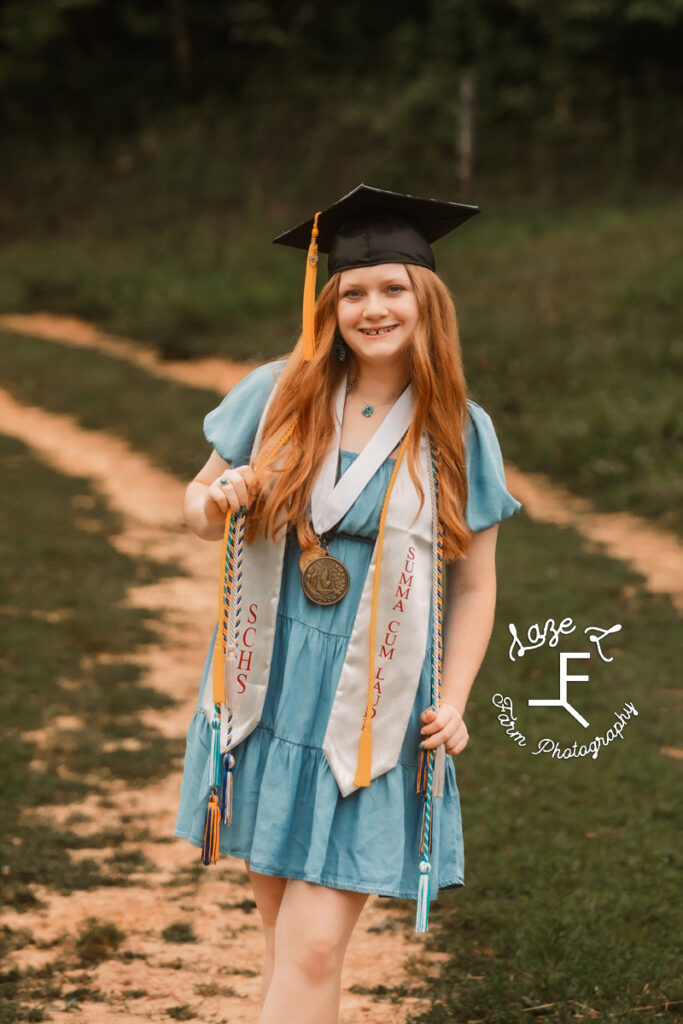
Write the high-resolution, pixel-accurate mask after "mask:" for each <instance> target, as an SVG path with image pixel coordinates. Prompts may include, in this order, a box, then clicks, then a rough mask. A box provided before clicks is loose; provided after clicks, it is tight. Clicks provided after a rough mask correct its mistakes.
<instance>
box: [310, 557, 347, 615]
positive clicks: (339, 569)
mask: <svg viewBox="0 0 683 1024" xmlns="http://www.w3.org/2000/svg"><path fill="white" fill-rule="evenodd" d="M299 568H300V569H301V586H302V588H303V592H304V594H305V595H306V597H307V598H308V599H309V600H310V601H314V602H315V604H336V603H337V601H341V599H342V597H344V595H345V594H346V592H347V591H348V589H349V571H348V569H347V568H346V566H345V565H344V563H343V562H341V561H340V560H339V559H338V558H335V557H334V555H331V554H330V553H329V552H328V551H326V550H325V549H324V548H322V547H320V545H318V546H317V547H315V548H309V549H308V550H307V551H303V552H302V553H301V556H300V557H299Z"/></svg>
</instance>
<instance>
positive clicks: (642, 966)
mask: <svg viewBox="0 0 683 1024" xmlns="http://www.w3.org/2000/svg"><path fill="white" fill-rule="evenodd" d="M503 531H504V532H503ZM501 542H502V543H501V544H500V555H499V581H500V588H499V603H498V609H497V620H496V626H495V629H494V634H493V640H492V644H491V647H490V649H489V653H488V655H487V658H486V661H485V664H484V667H483V669H482V670H481V672H480V675H479V678H478V679H477V681H476V683H475V687H474V689H473V692H472V695H471V697H470V702H469V706H468V729H469V733H470V737H471V739H470V743H469V745H468V748H467V749H466V751H465V752H464V753H463V754H462V755H460V756H459V757H458V758H456V771H457V778H458V787H459V791H460V796H461V802H462V814H463V822H464V832H465V888H464V889H462V890H461V891H459V892H452V891H445V892H443V893H442V894H440V896H439V899H438V901H437V904H436V905H435V907H434V909H433V911H432V913H431V914H430V935H429V937H428V948H431V949H435V950H445V951H447V952H448V953H449V955H450V959H449V961H448V962H447V963H446V964H445V965H444V966H443V969H442V971H441V976H440V978H439V980H438V981H437V982H435V983H433V984H431V985H430V988H429V995H430V998H431V999H432V1007H431V1009H430V1010H429V1011H428V1012H427V1013H425V1014H422V1015H420V1016H416V1017H411V1018H410V1020H411V1022H412V1024H418V1022H419V1024H437V1022H442V1021H443V1022H445V1021H451V1020H459V1021H468V1020H477V1021H486V1022H487V1024H488V1022H501V1024H502V1022H506V1024H507V1022H522V1021H527V1020H528V1019H529V1016H530V1008H531V1007H533V1006H541V1005H544V1004H550V1006H549V1007H548V1009H546V1010H544V1011H542V1012H543V1019H544V1020H549V1021H553V1022H556V1021H557V1022H565V1021H567V1022H568V1021H574V1020H576V1019H585V1020H588V1019H592V1016H591V1015H593V1016H594V1015H595V1014H600V1015H601V1016H600V1019H602V1020H606V1021H636V1020H644V1019H645V1020H647V1019H651V1016H649V1015H648V1013H647V1012H645V1011H641V1012H637V1008H638V1007H644V1006H650V1005H654V1004H662V1003H664V1002H665V1000H666V999H667V998H668V999H669V1000H672V1001H673V1000H681V999H683V987H682V986H681V982H680V971H679V965H680V959H681V948H680V945H681V944H680V929H679V928H678V923H677V922H678V912H677V909H676V906H677V902H678V900H677V896H676V892H677V888H678V882H677V878H678V877H679V874H680V866H681V865H680V850H679V849H678V846H679V844H678V843H677V842H676V841H675V839H674V836H675V835H676V830H677V827H678V829H680V808H679V805H678V798H677V795H676V794H677V790H678V775H679V772H678V764H677V762H676V761H674V760H672V759H670V758H668V757H664V756H662V755H661V754H660V752H659V748H660V747H661V746H672V745H673V746H676V745H678V746H679V747H680V746H681V745H682V743H681V739H682V737H681V734H680V729H678V730H677V728H676V725H675V717H674V713H675V711H676V710H677V709H680V701H681V697H682V696H683V692H682V691H681V690H680V689H675V688H674V687H675V686H676V680H677V679H678V671H677V659H676V652H675V644H673V643H672V638H673V635H674V629H676V617H675V614H674V612H673V610H672V609H671V606H670V604H669V602H668V601H667V600H666V599H665V598H662V597H655V596H652V595H650V594H648V593H647V592H645V591H644V590H643V589H642V586H641V584H640V581H639V579H638V577H636V576H634V575H633V574H632V573H630V572H629V571H628V570H627V569H626V568H624V567H622V566H621V565H620V564H618V563H615V562H613V561H610V560H608V559H606V558H603V557H601V556H599V555H597V554H594V553H587V552H586V551H585V550H584V549H583V548H582V546H581V542H580V540H579V538H578V537H577V535H576V534H575V533H574V532H573V531H571V530H556V529H553V528H552V527H549V526H542V525H539V524H537V523H531V522H529V521H528V520H526V519H524V518H522V517H520V518H516V519H515V520H512V521H510V522H509V523H507V524H504V525H503V527H502V530H501ZM551 615H554V616H555V617H556V619H558V620H559V619H560V618H562V617H565V616H571V617H572V618H573V620H574V623H575V624H576V626H577V630H576V633H575V634H573V635H572V636H568V637H563V638H562V640H561V641H560V643H559V645H558V647H557V648H555V649H550V648H549V647H544V648H541V649H540V650H538V651H535V652H533V653H531V654H528V655H527V656H525V658H524V659H522V660H517V661H516V662H512V661H510V660H509V658H508V643H509V640H510V637H509V634H508V633H507V628H506V626H507V623H509V622H514V623H515V624H516V625H517V626H518V628H520V631H521V629H522V628H523V629H524V631H525V630H526V627H527V626H528V625H529V624H531V623H532V622H538V621H541V622H542V621H544V620H545V619H546V618H548V617H549V616H551ZM615 622H619V623H621V624H622V631H621V633H619V634H618V637H619V639H618V642H612V643H611V644H609V645H608V651H606V653H609V654H610V655H613V656H614V661H613V662H612V663H611V664H607V663H604V662H602V661H601V660H600V659H599V658H596V657H595V655H594V654H593V655H591V659H590V662H584V663H582V664H581V666H580V671H582V672H583V671H585V670H587V671H588V673H589V675H590V677H591V678H590V682H588V683H570V684H569V693H570V700H572V702H573V703H574V704H575V706H577V707H578V709H579V710H580V711H581V712H582V713H583V714H584V715H585V716H586V717H587V718H588V719H589V721H590V727H589V729H587V730H584V729H583V728H582V727H581V726H580V725H578V724H577V723H576V722H574V720H573V719H572V718H571V717H570V716H569V715H568V714H567V713H566V712H563V711H562V710H561V709H556V708H531V707H527V705H526V701H527V699H529V698H532V697H548V698H550V697H553V696H557V691H558V655H559V652H560V651H562V650H565V651H577V650H578V651H580V650H585V649H587V648H588V646H589V645H588V644H587V643H586V642H585V638H584V637H583V636H582V632H583V629H584V628H585V627H586V626H587V625H595V624H598V625H600V626H602V627H606V626H610V625H613V624H614V623H615ZM574 664H577V663H574ZM586 666H588V669H586ZM497 692H500V693H503V694H506V695H508V696H510V697H511V699H512V701H513V706H514V709H515V714H516V715H517V717H518V728H519V729H520V731H521V732H523V733H524V734H525V735H526V737H527V740H528V743H527V747H526V748H519V747H517V746H516V745H515V744H514V743H513V742H512V741H511V740H510V739H509V738H508V736H507V735H506V734H505V732H504V731H503V729H502V728H501V726H500V724H499V723H498V721H497V714H498V712H497V710H496V709H495V708H494V707H493V705H492V703H491V698H492V697H493V695H494V694H495V693H497ZM625 700H630V701H632V702H633V703H634V704H635V707H636V708H637V710H638V711H639V715H638V717H637V718H635V719H631V721H630V722H629V724H628V726H627V727H626V729H625V732H624V739H623V740H621V741H615V742H614V743H612V744H611V745H610V746H609V747H607V748H606V749H604V750H602V751H601V753H600V755H599V757H598V759H597V760H595V761H594V760H592V759H590V758H583V759H579V758H576V759H573V760H562V761H559V760H554V761H550V760H547V759H546V755H538V756H536V755H533V754H532V751H533V750H535V749H536V745H537V742H538V740H539V739H541V738H543V737H546V736H548V737H552V738H555V739H557V740H558V741H559V742H560V744H561V746H565V745H571V744H572V743H573V741H574V740H579V741H580V742H583V741H584V740H585V735H584V733H585V734H586V735H588V736H589V737H591V738H592V737H593V736H594V735H595V734H596V733H601V734H604V733H605V731H606V729H607V728H608V726H609V725H610V724H611V722H612V721H613V720H614V719H613V712H614V711H615V710H617V709H619V708H620V707H621V706H622V704H623V702H624V701H625ZM403 906H404V908H405V919H406V922H407V921H408V920H410V921H411V923H412V921H413V916H414V905H411V904H408V903H406V904H403ZM677 936H678V940H677V938H676V937H677ZM582 1008H583V1009H582ZM680 1009H681V1007H680V1006H679V1007H677V1010H678V1011H680ZM539 1012H541V1011H539ZM577 1014H578V1018H577V1016H576V1015H577ZM657 1019H658V1020H668V1021H671V1022H673V1021H674V1020H677V1019H680V1012H679V1013H678V1014H677V1013H676V1011H675V1010H672V1011H671V1012H670V1013H666V1012H662V1015H660V1016H657Z"/></svg>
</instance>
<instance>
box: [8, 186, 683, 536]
mask: <svg viewBox="0 0 683 1024" xmlns="http://www.w3.org/2000/svg"><path fill="white" fill-rule="evenodd" d="M142 195H143V193H140V195H138V197H137V198H138V201H139V202H142ZM110 198H111V196H110ZM112 202H113V200H112ZM150 202H151V200H150ZM151 205H154V204H153V203H152V204H151ZM164 209H165V208H164ZM164 209H157V210H156V213H154V214H150V215H149V217H150V218H151V219H149V220H148V219H146V218H145V217H142V218H138V219H137V220H136V223H135V228H129V229H125V228H124V229H122V228H121V223H120V217H119V216H117V217H116V218H115V217H114V211H115V210H118V206H116V204H114V205H113V206H112V207H111V209H110V211H109V214H107V211H106V209H104V210H99V211H98V213H97V216H96V217H95V218H94V221H92V220H91V221H89V222H88V223H86V222H85V221H84V220H83V221H79V220H78V217H77V215H76V213H75V212H72V213H71V215H70V217H69V218H68V220H67V221H66V222H64V224H62V223H61V222H60V221H59V220H58V222H57V225H56V227H55V228H54V230H53V231H52V232H51V233H50V234H49V235H48V237H45V236H44V235H43V234H42V233H41V232H38V233H37V234H36V233H35V229H33V230H32V231H28V232H27V233H26V235H25V236H24V237H23V238H22V237H21V230H19V234H18V240H17V239H16V235H15V237H13V238H10V239H8V240H7V242H6V244H5V245H4V246H3V249H2V252H0V282H2V284H0V309H1V310H6V311H33V310H39V309H49V310H52V311H54V312H62V313H75V314H80V315H82V316H85V317H86V318H88V319H92V320H95V321H96V322H98V323H99V324H101V325H102V326H104V327H106V328H108V329H110V330H113V331H115V332H120V333H124V334H126V335H129V336H133V337H136V338H139V339H141V340H144V339H147V340H148V341H149V342H150V343H154V344H157V345H158V346H159V347H160V349H161V351H162V352H165V353H166V354H167V355H169V356H179V357H188V358H189V357H191V356H195V355H202V354H207V353H215V352H219V353H222V354H224V355H226V356H230V357H232V358H235V359H244V358H250V359H253V358H255V359H266V358H270V357H272V356H275V355H282V354H284V353H285V352H286V351H288V350H289V349H290V348H291V346H292V344H293V343H294V341H295V339H296V333H297V329H298V318H299V315H300V313H299V311H300V292H301V269H302V268H301V265H300V262H301V261H297V260H295V259H292V258H291V254H289V255H288V254H287V253H283V252H280V251H278V248H279V247H276V246H272V245H271V243H270V239H271V237H272V235H274V234H275V232H276V230H277V228H278V226H281V224H280V223H279V221H280V219H281V216H282V215H281V213H280V212H268V210H267V209H266V208H264V207H263V206H262V205H259V203H258V202H256V204H248V206H247V208H245V209H244V210H242V212H241V213H239V212H237V211H236V210H235V209H232V211H231V212H230V214H229V215H228V214H226V215H225V217H217V216H216V212H215V209H213V208H212V209H211V211H210V212H202V211H201V210H195V211H192V210H184V212H183V214H182V216H180V217H179V218H170V217H169V216H168V210H166V212H165V213H164ZM485 213H486V215H485V216H482V217H480V218H477V219H476V220H475V221H474V222H473V223H472V224H470V225H467V226H466V227H465V228H463V231H462V233H455V234H454V235H453V236H452V237H449V238H447V239H445V240H444V241H443V242H441V243H439V246H438V253H437V258H438V265H439V272H440V273H441V274H442V276H443V277H444V279H445V280H446V281H447V282H448V283H449V284H450V285H451V286H452V290H453V292H454V296H455V300H456V306H457V309H458V315H459V320H460V325H461V337H462V344H463V351H464V356H465V364H466V370H467V373H468V378H469V381H470V385H471V389H472V394H473V397H474V398H475V399H477V400H478V401H480V402H481V403H482V404H483V405H484V407H485V408H486V409H487V410H488V411H490V412H491V414H492V416H493V418H494V422H495V423H496V426H497V428H498V430H499V433H500V434H501V437H502V438H503V440H504V453H505V455H506V456H507V457H508V458H510V459H511V460H514V461H515V462H517V463H518V464H519V465H520V466H521V467H522V468H524V469H527V470H537V471H542V472H544V473H547V474H548V475H549V476H551V477H552V478H553V480H555V481H556V482H558V483H563V484H565V485H566V486H568V487H569V488H570V489H572V490H574V491H576V492H577V493H579V494H583V495H586V496H588V497H591V498H592V499H593V500H594V501H596V502H597V503H598V505H599V506H600V507H601V508H603V509H606V510H609V511H619V510H622V509H628V510H630V511H631V512H634V513H637V514H639V515H643V516H648V517H650V518H652V519H654V520H656V521H657V522H658V523H660V524H661V525H663V526H665V527H667V528H670V529H673V530H680V529H681V520H680V509H681V507H683V500H682V499H683V459H682V457H681V451H682V450H683V445H681V440H682V439H683V427H681V420H680V417H679V416H678V405H679V404H680V401H679V400H678V397H677V393H676V388H675V381H676V379H677V376H678V375H680V372H681V366H682V364H683V314H682V313H681V305H680V302H678V299H677V292H678V282H679V281H680V278H681V273H682V272H683V259H682V258H681V254H680V246H679V239H680V236H681V232H682V231H683V200H681V198H680V196H659V197H657V196H649V197H648V198H647V199H644V200H642V201H640V202H637V203H636V202H629V203H623V204H621V205H619V204H617V203H612V204H611V205H610V204H604V205H601V206H595V205H590V204H589V203H586V204H585V205H584V206H578V207H574V208H570V209H562V210H558V209H551V208H549V207H547V206H543V205H536V206H534V205H532V204H527V205H526V206H525V207H524V208H523V209H522V210H521V211H514V210H511V209H510V208H502V207H497V206H496V205H495V202H491V203H489V206H488V208H487V210H486V211H485ZM67 223H68V230H67V227H66V224H67ZM17 227H18V228H19V229H20V227H21V226H20V225H17ZM465 232H466V234H465ZM237 237H239V238H240V244H239V245H236V244H235V241H234V239H235V238H237ZM323 276H324V275H323ZM15 345H17V347H20V345H22V346H23V342H21V343H19V342H17V341H16V340H15ZM26 349H27V353H26V356H25V358H23V357H21V356H19V355H18V354H17V355H16V360H17V372H18V371H19V365H20V362H21V361H22V359H23V362H24V375H25V376H26V375H27V376H28V377H29V378H32V379H33V381H34V386H35V388H36V389H39V388H41V387H43V386H44V385H43V384H42V381H43V378H44V376H45V374H44V373H42V372H41V371H40V369H39V368H37V367H36V366H35V363H34V362H33V361H32V358H31V356H32V355H33V356H35V355H36V351H37V350H36V349H35V347H31V346H30V343H29V342H28V340H27V341H26ZM81 355H83V354H81ZM76 360H77V357H76V356H74V359H73V360H69V359H68V358H66V357H64V360H63V363H62V365H63V367H64V369H63V371H62V372H60V374H59V376H58V377H57V378H55V380H54V382H53V383H51V385H50V387H49V389H48V390H55V391H56V390H59V391H64V392H66V393H67V394H68V396H69V397H70V398H72V399H73V397H74V395H73V392H74V390H75V389H76V388H78V386H79V384H81V383H82V382H83V381H85V383H86V384H87V388H86V387H81V392H82V393H81V396H80V399H79V405H78V407H79V408H80V409H82V410H83V413H84V414H85V412H86V410H87V411H88V418H89V420H91V421H93V422H95V421H96V420H97V419H98V417H99V416H100V412H99V405H100V400H101V394H102V389H103V388H104V389H106V388H107V384H108V381H107V379H104V380H103V378H102V373H104V372H105V371H104V369H103V368H104V367H105V366H108V365H109V364H107V363H104V362H99V363H97V362H96V361H90V362H88V361H87V360H85V357H84V360H85V361H84V362H83V363H82V366H83V368H84V369H85V370H86V374H85V377H82V378H80V379H78V380H77V379H74V377H73V375H72V374H71V372H70V366H72V365H74V366H75V365H77V362H76ZM50 362H53V361H52V360H50ZM98 367H99V369H98ZM106 376H108V377H109V378H110V380H111V382H112V383H113V382H114V381H115V380H118V381H121V383H122V385H123V386H122V389H121V391H118V389H116V388H115V387H114V386H112V387H111V389H110V391H109V394H108V397H107V398H106V400H105V405H106V406H107V407H108V412H107V410H106V409H105V410H103V411H102V415H103V416H105V417H106V416H107V414H108V413H109V414H110V418H111V419H112V420H114V421H116V422H119V423H120V422H122V421H123V420H124V419H125V418H126V416H127V415H128V416H130V418H131V420H132V421H133V422H132V423H131V424H130V426H129V429H130V430H131V431H133V432H134V431H135V426H134V423H135V421H137V419H138V418H137V416H131V413H130V412H127V410H126V407H127V404H128V400H129V397H130V404H131V411H135V408H136V405H137V404H138V403H137V400H136V395H137V393H138V389H137V381H138V378H136V376H135V375H134V374H133V373H132V372H131V373H130V374H129V373H128V371H127V370H126V368H124V367H119V368H118V369H114V368H112V367H110V369H109V370H107V371H106ZM25 387H26V388H27V389H28V388H29V387H30V383H29V381H28V380H26V381H25ZM88 391H89V392H90V394H89V395H88V394H87V392H88ZM179 391H180V386H174V385H172V384H168V385H167V389H166V391H165V392H164V394H165V395H166V398H167V401H166V402H165V403H164V404H163V405H162V406H161V407H160V408H158V409H157V410H155V411H154V414H153V417H154V419H155V420H158V422H159V424H160V425H161V423H162V421H163V420H164V417H165V418H166V424H165V426H166V429H167V430H168V431H169V433H168V436H169V437H170V436H171V434H174V435H176V436H177V435H182V440H183V441H185V440H186V438H187V433H186V430H187V429H190V430H196V428H197V426H198V424H199V421H200V420H199V413H200V411H201V409H203V410H204V411H205V406H206V403H204V406H202V399H201V398H200V397H199V396H198V397H197V402H196V404H195V405H194V412H193V417H192V419H191V421H189V422H186V421H184V420H183V419H182V417H181V422H180V423H176V424H173V423H172V422H171V420H172V418H173V417H174V414H175V412H176V404H175V403H176V402H177V401H179V398H178V396H179ZM129 393H130V394H129ZM187 397H188V403H189V402H190V401H191V396H190V395H189V393H188V396H187ZM42 400H45V401H49V400H50V398H49V397H48V396H46V395H45V393H44V392H43V396H42ZM147 416H148V413H147V411H143V419H146V418H147ZM183 424H186V425H185V426H183ZM140 433H141V431H138V435H139V434H140ZM160 434H161V432H160ZM193 436H194V437H195V438H196V436H197V435H196V434H195V435H193ZM160 444H161V445H162V446H163V442H162V441H160ZM165 458H166V460H167V461H169V460H170V459H171V458H172V456H171V455H170V454H169V453H166V456H165ZM175 461H179V460H175ZM164 464H166V463H164ZM192 465H193V467H194V466H195V465H196V460H195V462H193V464H192ZM183 468H184V470H185V471H187V469H188V468H189V467H188V465H187V463H185V464H184V467H183Z"/></svg>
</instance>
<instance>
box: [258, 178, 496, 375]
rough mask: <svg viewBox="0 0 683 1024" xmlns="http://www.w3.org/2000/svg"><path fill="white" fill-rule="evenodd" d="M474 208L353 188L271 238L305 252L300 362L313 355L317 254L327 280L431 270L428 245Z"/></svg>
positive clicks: (430, 252) (454, 226) (432, 263)
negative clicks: (361, 271) (345, 274)
mask: <svg viewBox="0 0 683 1024" xmlns="http://www.w3.org/2000/svg"><path fill="white" fill-rule="evenodd" d="M475 213H479V207H478V206H469V205H467V204H464V203H448V202H441V201H440V200H438V199H420V198H418V197H417V196H409V195H402V194H401V193H399V192H387V191H385V190H384V189H380V188H372V187H371V186H370V185H363V184H361V185H358V186H357V187H356V188H354V189H353V191H352V192H349V193H348V195H345V196H343V197H342V198H341V199H339V200H338V201H337V202H336V203H334V204H333V205H332V206H330V207H328V208H327V209H326V210H321V211H319V212H318V213H316V215H315V217H312V218H311V219H310V220H306V221H303V222H302V223H301V224H297V226H296V227H294V228H291V229H290V230H289V231H284V232H283V233H282V234H280V235H278V236H277V238H275V239H273V241H274V242H276V243H277V244H278V245H289V246H292V247H293V248H295V249H304V250H307V252H308V256H307V260H306V279H305V282H304V308H303V357H304V361H305V362H308V360H310V359H312V358H313V356H314V355H315V337H314V331H313V324H314V314H315V282H316V272H317V265H318V254H319V253H321V252H323V253H327V254H328V260H327V270H328V275H329V277H332V275H333V274H337V273H339V272H340V271H342V270H351V269H353V268H354V267H373V266H377V265H378V264H380V263H412V264H415V265H417V266H419V267H428V268H429V269H430V270H434V269H435V267H436V262H435V260H434V253H433V252H432V249H431V245H430V243H431V242H435V241H436V240H437V239H438V238H442V237H443V236H444V235H447V234H448V233H449V232H450V231H453V230H454V228H457V227H458V226H459V225H460V224H463V223H464V222H465V221H466V220H469V218H470V217H473V216H474V214H475Z"/></svg>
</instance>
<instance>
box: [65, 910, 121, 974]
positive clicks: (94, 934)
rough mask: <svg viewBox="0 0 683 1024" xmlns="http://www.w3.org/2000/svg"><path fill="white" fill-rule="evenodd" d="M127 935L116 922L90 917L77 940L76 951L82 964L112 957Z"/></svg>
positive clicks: (95, 962)
mask: <svg viewBox="0 0 683 1024" xmlns="http://www.w3.org/2000/svg"><path fill="white" fill-rule="evenodd" d="M125 937H126V936H125V934H124V933H123V932H122V931H121V930H120V929H119V928H117V927H116V925H115V924H112V923H111V922H109V921H98V919H97V918H96V917H89V918H88V920H87V922H86V924H85V926H84V927H83V928H81V931H80V933H79V936H78V938H77V940H76V953H77V954H78V958H79V960H80V961H81V963H82V964H90V965H94V964H99V963H102V962H103V961H104V960H110V959H111V958H112V956H113V955H114V954H115V953H116V952H117V950H118V948H119V946H120V945H121V943H122V942H123V940H124V939H125Z"/></svg>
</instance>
